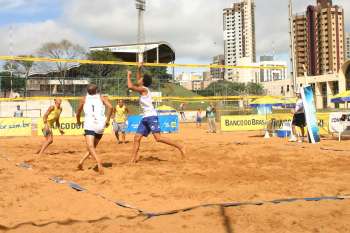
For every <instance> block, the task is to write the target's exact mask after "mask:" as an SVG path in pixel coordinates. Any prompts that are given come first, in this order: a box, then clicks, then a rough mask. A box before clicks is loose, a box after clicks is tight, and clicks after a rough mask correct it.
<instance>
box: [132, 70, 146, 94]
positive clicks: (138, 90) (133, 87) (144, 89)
mask: <svg viewBox="0 0 350 233" xmlns="http://www.w3.org/2000/svg"><path fill="white" fill-rule="evenodd" d="M131 74H132V73H131V71H129V70H128V88H129V89H130V90H133V91H136V92H138V93H140V94H141V95H142V93H144V92H146V91H147V89H146V88H144V87H139V86H138V85H135V84H133V83H132V81H131Z"/></svg>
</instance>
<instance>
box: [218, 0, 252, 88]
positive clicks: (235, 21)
mask: <svg viewBox="0 0 350 233" xmlns="http://www.w3.org/2000/svg"><path fill="white" fill-rule="evenodd" d="M223 19H224V46H225V64H226V65H237V63H238V61H239V59H241V58H248V59H249V60H250V61H251V62H255V60H256V49H255V3H254V0H241V1H239V2H236V3H233V5H232V7H231V8H226V9H224V13H223ZM234 76H235V73H234V70H232V69H227V70H226V72H225V78H226V79H227V80H231V81H234Z"/></svg>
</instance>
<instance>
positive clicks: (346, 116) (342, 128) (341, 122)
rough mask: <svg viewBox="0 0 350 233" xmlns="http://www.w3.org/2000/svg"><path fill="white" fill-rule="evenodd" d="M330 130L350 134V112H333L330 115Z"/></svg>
mask: <svg viewBox="0 0 350 233" xmlns="http://www.w3.org/2000/svg"><path fill="white" fill-rule="evenodd" d="M329 131H330V132H331V133H341V134H342V135H350V112H333V113H331V114H330V115H329Z"/></svg>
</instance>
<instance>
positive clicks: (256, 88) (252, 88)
mask: <svg viewBox="0 0 350 233" xmlns="http://www.w3.org/2000/svg"><path fill="white" fill-rule="evenodd" d="M246 92H247V93H248V94H251V95H263V94H264V87H263V86H262V85H261V84H260V83H248V84H247V85H246Z"/></svg>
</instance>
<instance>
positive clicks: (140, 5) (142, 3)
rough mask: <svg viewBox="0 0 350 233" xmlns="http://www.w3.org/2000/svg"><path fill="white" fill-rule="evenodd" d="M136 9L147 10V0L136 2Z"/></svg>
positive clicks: (137, 0)
mask: <svg viewBox="0 0 350 233" xmlns="http://www.w3.org/2000/svg"><path fill="white" fill-rule="evenodd" d="M136 9H137V10H141V11H145V10H146V0H136Z"/></svg>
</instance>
